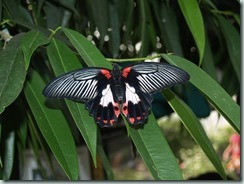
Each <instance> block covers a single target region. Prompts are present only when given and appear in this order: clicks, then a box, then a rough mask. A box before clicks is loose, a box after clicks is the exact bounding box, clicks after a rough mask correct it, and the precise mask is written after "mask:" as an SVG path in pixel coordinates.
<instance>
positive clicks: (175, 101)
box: [163, 89, 226, 179]
mask: <svg viewBox="0 0 244 184" xmlns="http://www.w3.org/2000/svg"><path fill="white" fill-rule="evenodd" d="M163 94H164V96H165V98H166V100H167V101H168V103H169V105H170V106H171V108H172V109H173V110H174V111H175V112H176V113H177V114H178V116H179V117H180V119H181V121H182V123H183V124H184V125H185V127H186V129H187V130H188V131H189V133H190V134H191V135H192V137H193V138H194V139H195V141H196V142H197V143H198V144H199V146H200V147H201V148H202V150H203V151H204V153H205V154H206V155H207V157H208V158H209V160H210V161H211V162H212V164H213V166H214V167H215V168H216V169H217V171H218V173H219V174H220V175H221V176H222V178H224V179H226V174H225V171H224V168H223V166H222V163H221V161H220V159H219V157H218V155H217V153H216V151H215V150H214V148H213V146H212V144H211V142H210V140H209V138H208V137H207V135H206V133H205V131H204V128H203V127H202V125H201V122H200V121H199V120H198V119H197V117H196V116H195V114H194V113H193V112H192V110H191V109H190V108H189V107H188V106H187V105H186V104H185V103H184V101H182V100H181V99H180V98H179V97H178V96H177V95H176V94H174V93H173V92H172V91H171V90H169V89H166V90H164V91H163Z"/></svg>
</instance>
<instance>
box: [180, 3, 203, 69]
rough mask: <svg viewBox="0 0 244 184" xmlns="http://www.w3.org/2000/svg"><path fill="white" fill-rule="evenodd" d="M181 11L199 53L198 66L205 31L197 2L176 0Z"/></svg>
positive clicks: (200, 60)
mask: <svg viewBox="0 0 244 184" xmlns="http://www.w3.org/2000/svg"><path fill="white" fill-rule="evenodd" d="M178 3H179V5H180V8H181V11H182V13H183V15H184V17H185V20H186V22H187V24H188V26H189V28H190V30H191V33H192V35H193V38H194V40H195V42H196V45H197V48H198V51H199V66H200V65H201V63H202V59H203V55H204V48H205V31H204V24H203V18H202V14H201V11H200V8H199V6H198V2H197V0H187V1H185V0H178Z"/></svg>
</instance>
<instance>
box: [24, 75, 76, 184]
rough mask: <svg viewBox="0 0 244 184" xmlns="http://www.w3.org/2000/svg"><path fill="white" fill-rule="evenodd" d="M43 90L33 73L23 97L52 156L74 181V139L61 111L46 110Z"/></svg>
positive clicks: (40, 82) (38, 79)
mask: <svg viewBox="0 0 244 184" xmlns="http://www.w3.org/2000/svg"><path fill="white" fill-rule="evenodd" d="M43 88H44V82H43V81H42V79H41V77H40V76H39V75H38V74H37V73H36V72H34V71H33V73H32V75H31V80H30V81H28V82H27V83H26V86H25V89H24V93H25V97H26V99H27V102H28V104H29V106H30V108H31V111H32V113H33V115H34V117H35V120H36V122H37V125H38V127H39V129H40V130H41V133H42V135H43V136H44V138H45V139H46V141H47V143H48V145H49V147H50V149H51V150H52V152H53V154H54V156H55V157H56V158H57V160H58V162H59V163H60V165H61V166H62V168H63V169H64V171H65V173H66V174H67V176H68V177H69V178H70V179H72V180H76V179H78V157H77V152H76V148H75V143H74V139H73V137H72V134H71V132H70V129H69V126H68V124H67V123H66V119H65V118H64V116H63V114H62V113H61V111H60V110H51V109H48V108H46V106H45V100H46V99H45V97H44V96H43V95H42V90H43Z"/></svg>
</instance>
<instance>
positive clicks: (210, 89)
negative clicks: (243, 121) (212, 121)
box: [162, 54, 240, 133]
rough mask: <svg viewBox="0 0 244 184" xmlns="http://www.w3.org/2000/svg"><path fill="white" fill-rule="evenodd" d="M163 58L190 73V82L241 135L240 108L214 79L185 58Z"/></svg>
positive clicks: (171, 56)
mask: <svg viewBox="0 0 244 184" xmlns="http://www.w3.org/2000/svg"><path fill="white" fill-rule="evenodd" d="M162 57H163V58H164V59H165V60H166V61H168V62H169V63H170V64H173V65H176V66H178V67H180V68H182V69H183V70H185V71H186V72H188V73H189V75H190V77H191V78H190V82H191V83H192V84H193V85H194V86H196V87H197V88H198V90H200V91H201V92H202V93H203V94H204V95H205V97H206V98H207V100H208V101H209V102H210V103H211V104H212V105H213V106H214V107H215V108H216V110H218V111H219V113H221V114H222V115H223V116H224V118H225V119H226V120H227V121H228V122H229V123H230V124H231V126H232V127H233V128H234V129H235V130H236V131H237V132H239V133H240V106H239V105H238V104H237V103H236V102H235V101H234V100H233V99H232V98H231V96H229V94H228V93H227V92H226V91H225V90H224V89H223V88H222V87H221V86H220V85H219V84H218V83H217V82H216V81H215V80H214V79H212V78H211V77H210V76H209V75H208V74H207V73H206V72H205V71H203V70H202V69H201V68H199V67H198V66H196V65H195V64H193V63H191V62H190V61H188V60H186V59H184V58H181V57H178V56H173V55H166V54H163V55H162Z"/></svg>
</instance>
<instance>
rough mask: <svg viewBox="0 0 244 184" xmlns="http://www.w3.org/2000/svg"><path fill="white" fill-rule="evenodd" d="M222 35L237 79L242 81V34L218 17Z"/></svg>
mask: <svg viewBox="0 0 244 184" xmlns="http://www.w3.org/2000/svg"><path fill="white" fill-rule="evenodd" d="M217 19H218V21H219V24H220V28H221V31H222V33H223V34H224V38H225V41H226V46H227V48H228V53H229V56H230V61H231V63H232V66H233V68H234V70H235V73H236V76H237V78H238V79H239V81H240V79H241V49H240V48H241V42H240V40H241V39H240V34H239V33H238V32H237V30H236V29H235V28H234V26H233V25H232V24H231V23H230V22H229V21H227V20H226V19H224V18H223V17H222V16H217Z"/></svg>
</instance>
